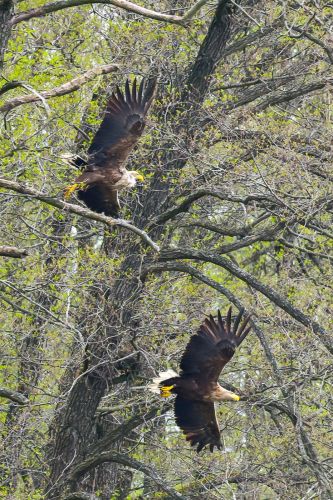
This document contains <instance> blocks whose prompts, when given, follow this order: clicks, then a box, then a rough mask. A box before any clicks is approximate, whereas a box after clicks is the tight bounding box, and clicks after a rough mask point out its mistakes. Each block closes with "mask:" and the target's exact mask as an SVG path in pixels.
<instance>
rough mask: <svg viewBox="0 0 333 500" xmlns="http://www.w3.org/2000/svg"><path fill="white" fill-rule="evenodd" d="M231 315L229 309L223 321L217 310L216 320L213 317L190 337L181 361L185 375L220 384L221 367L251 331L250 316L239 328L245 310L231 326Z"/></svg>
mask: <svg viewBox="0 0 333 500" xmlns="http://www.w3.org/2000/svg"><path fill="white" fill-rule="evenodd" d="M231 314H232V309H231V307H230V308H229V311H228V314H227V317H226V320H225V321H224V320H223V319H222V317H221V313H220V311H218V313H217V321H215V320H214V318H213V316H210V318H209V319H206V320H205V321H204V322H203V324H202V325H201V326H200V328H199V330H198V333H197V334H196V335H193V336H192V337H191V340H190V341H189V343H188V344H187V346H186V349H185V352H184V354H183V357H182V359H181V362H180V368H181V370H182V373H183V374H197V375H200V377H202V378H204V379H206V380H209V381H211V382H213V381H215V382H216V381H217V379H218V378H219V375H220V373H221V370H222V368H223V367H224V365H225V364H226V363H227V362H228V361H229V360H230V359H231V358H232V356H233V355H234V352H235V349H236V347H237V346H239V345H240V344H241V342H243V340H244V339H245V337H246V336H247V334H248V333H249V331H250V329H251V327H248V328H246V326H247V324H248V321H249V319H250V317H248V318H246V319H245V320H244V321H243V323H242V324H241V325H240V326H239V324H240V321H241V319H242V315H243V311H240V313H239V314H238V316H237V318H236V319H235V322H234V325H233V327H232V324H231V323H232V322H231Z"/></svg>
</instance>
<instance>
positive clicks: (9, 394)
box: [0, 387, 29, 405]
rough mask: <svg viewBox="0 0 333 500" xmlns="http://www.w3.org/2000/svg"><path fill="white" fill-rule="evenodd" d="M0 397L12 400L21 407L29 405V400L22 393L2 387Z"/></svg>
mask: <svg viewBox="0 0 333 500" xmlns="http://www.w3.org/2000/svg"><path fill="white" fill-rule="evenodd" d="M0 397H1V398H7V399H10V400H11V401H14V403H18V404H19V405H26V404H27V403H29V399H28V398H26V397H25V396H24V395H23V394H22V393H20V392H17V391H13V390H12V389H5V388H4V387H0Z"/></svg>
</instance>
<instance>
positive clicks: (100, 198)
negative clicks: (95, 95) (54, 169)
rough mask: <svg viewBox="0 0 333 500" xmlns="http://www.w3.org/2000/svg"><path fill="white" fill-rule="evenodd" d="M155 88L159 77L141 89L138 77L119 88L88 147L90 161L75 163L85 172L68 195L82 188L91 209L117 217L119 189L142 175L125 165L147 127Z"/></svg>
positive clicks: (80, 190)
mask: <svg viewBox="0 0 333 500" xmlns="http://www.w3.org/2000/svg"><path fill="white" fill-rule="evenodd" d="M155 87H156V79H154V80H152V81H150V82H148V83H145V82H144V80H142V81H141V84H140V86H139V88H137V84H136V80H134V82H133V85H132V88H130V85H129V82H128V80H127V81H126V85H125V91H124V93H122V92H121V91H120V90H119V88H118V87H117V89H116V92H115V93H113V94H112V96H111V99H110V100H109V102H108V106H107V110H106V113H105V116H104V119H103V121H102V123H101V126H100V128H99V130H98V131H97V133H96V135H95V137H94V139H93V141H92V143H91V145H90V147H89V150H88V161H87V162H85V161H84V160H82V159H81V158H78V159H77V160H76V165H77V166H78V167H80V168H84V171H83V172H82V174H81V175H80V176H79V177H77V179H76V180H75V184H74V185H73V186H72V187H70V188H69V189H68V190H67V194H70V193H71V192H72V191H74V190H75V189H77V188H81V189H79V191H78V197H79V198H80V199H81V200H82V201H84V202H85V204H86V205H87V206H88V207H89V208H90V209H91V210H94V211H95V212H99V213H101V212H104V213H105V215H111V216H117V214H118V210H119V202H118V192H119V191H121V190H123V189H127V188H131V187H133V186H135V184H136V180H137V179H139V178H142V176H141V175H140V174H139V173H138V172H135V171H132V172H131V171H128V170H126V168H125V165H126V162H127V159H128V156H129V154H130V152H131V151H132V149H133V148H134V146H135V145H136V143H137V142H138V140H139V138H140V136H141V135H142V133H143V130H144V128H145V117H146V114H147V112H148V109H149V108H150V106H151V103H152V100H153V97H154V91H155Z"/></svg>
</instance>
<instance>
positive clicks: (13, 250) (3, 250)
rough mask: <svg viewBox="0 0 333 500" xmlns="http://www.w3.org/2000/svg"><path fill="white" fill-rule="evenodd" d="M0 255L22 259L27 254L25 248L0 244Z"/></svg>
mask: <svg viewBox="0 0 333 500" xmlns="http://www.w3.org/2000/svg"><path fill="white" fill-rule="evenodd" d="M0 255H1V256H2V257H12V258H13V259H22V258H23V257H26V256H27V255H28V252H27V250H25V248H17V247H9V246H7V245H1V246H0Z"/></svg>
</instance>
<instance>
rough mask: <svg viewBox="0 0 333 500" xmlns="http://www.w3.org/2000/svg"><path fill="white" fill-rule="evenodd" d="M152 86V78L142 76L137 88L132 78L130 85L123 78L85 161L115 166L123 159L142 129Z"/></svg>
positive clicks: (109, 166)
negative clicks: (123, 85) (123, 82)
mask: <svg viewBox="0 0 333 500" xmlns="http://www.w3.org/2000/svg"><path fill="white" fill-rule="evenodd" d="M155 88H156V78H154V79H152V80H147V81H146V80H144V79H142V80H141V83H140V86H139V88H137V82H136V79H135V80H134V82H133V85H132V88H130V84H129V81H128V80H127V81H126V84H125V91H124V92H122V91H121V90H120V89H119V87H116V91H115V92H114V93H113V94H112V96H111V98H110V100H109V102H108V105H107V109H106V113H105V116H104V119H103V121H102V123H101V126H100V127H99V129H98V131H97V132H96V135H95V137H94V138H93V141H92V143H91V145H90V147H89V150H88V154H89V160H88V165H91V166H94V167H102V168H117V167H118V168H119V167H120V166H121V164H122V163H124V162H125V161H126V159H127V157H128V155H129V153H130V151H131V149H132V148H133V147H134V146H135V144H136V143H137V142H138V140H139V138H140V136H141V135H142V132H143V130H144V127H145V123H146V122H145V117H146V114H147V111H148V109H149V108H150V106H151V103H152V101H153V98H154V92H155ZM88 168H89V167H88Z"/></svg>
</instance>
